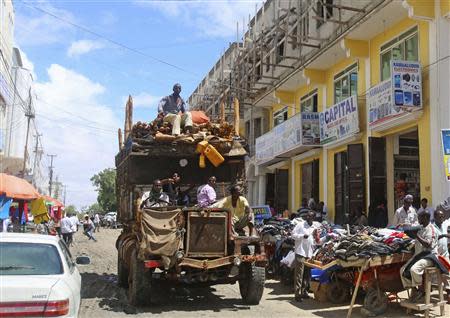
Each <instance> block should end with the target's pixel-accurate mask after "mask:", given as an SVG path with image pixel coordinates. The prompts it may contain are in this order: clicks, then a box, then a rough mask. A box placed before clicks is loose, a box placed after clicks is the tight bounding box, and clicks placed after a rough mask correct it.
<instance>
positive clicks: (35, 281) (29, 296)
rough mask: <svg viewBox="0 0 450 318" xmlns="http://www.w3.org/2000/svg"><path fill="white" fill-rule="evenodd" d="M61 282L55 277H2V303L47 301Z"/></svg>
mask: <svg viewBox="0 0 450 318" xmlns="http://www.w3.org/2000/svg"><path fill="white" fill-rule="evenodd" d="M59 280H60V278H59V277H54V276H26V275H24V276H16V275H11V276H0V294H1V302H11V301H46V300H48V296H49V294H50V291H51V289H52V287H53V286H54V285H55V284H56V283H57V282H58V281H59Z"/></svg>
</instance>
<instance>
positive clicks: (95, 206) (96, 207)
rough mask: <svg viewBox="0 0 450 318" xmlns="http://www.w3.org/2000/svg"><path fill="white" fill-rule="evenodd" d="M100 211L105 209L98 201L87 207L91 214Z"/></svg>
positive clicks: (87, 211)
mask: <svg viewBox="0 0 450 318" xmlns="http://www.w3.org/2000/svg"><path fill="white" fill-rule="evenodd" d="M99 212H105V210H103V209H102V207H101V206H100V204H98V203H97V202H95V203H93V204H91V205H90V206H89V207H88V208H86V213H87V214H89V215H94V214H96V213H99Z"/></svg>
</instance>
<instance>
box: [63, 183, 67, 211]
mask: <svg viewBox="0 0 450 318" xmlns="http://www.w3.org/2000/svg"><path fill="white" fill-rule="evenodd" d="M66 195H67V185H66V184H65V185H64V202H63V203H64V206H66Z"/></svg>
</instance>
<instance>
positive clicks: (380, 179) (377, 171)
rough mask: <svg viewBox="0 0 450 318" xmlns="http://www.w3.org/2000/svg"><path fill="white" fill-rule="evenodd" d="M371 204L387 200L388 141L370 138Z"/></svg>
mask: <svg viewBox="0 0 450 318" xmlns="http://www.w3.org/2000/svg"><path fill="white" fill-rule="evenodd" d="M369 178H370V182H369V184H370V186H369V187H370V188H369V191H370V192H369V193H370V204H371V205H374V204H379V203H380V202H381V200H386V139H385V138H376V137H369Z"/></svg>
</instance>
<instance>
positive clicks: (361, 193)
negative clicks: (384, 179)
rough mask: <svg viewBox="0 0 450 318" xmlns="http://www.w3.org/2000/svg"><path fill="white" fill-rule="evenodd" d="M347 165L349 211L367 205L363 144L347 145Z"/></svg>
mask: <svg viewBox="0 0 450 318" xmlns="http://www.w3.org/2000/svg"><path fill="white" fill-rule="evenodd" d="M347 156H348V158H347V167H348V203H349V208H350V209H349V212H350V214H352V212H353V211H354V210H355V209H357V208H358V207H362V208H363V211H365V210H366V207H365V167H364V147H363V144H353V145H348V146H347Z"/></svg>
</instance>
